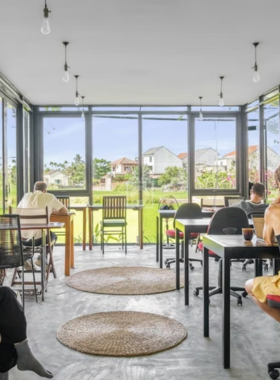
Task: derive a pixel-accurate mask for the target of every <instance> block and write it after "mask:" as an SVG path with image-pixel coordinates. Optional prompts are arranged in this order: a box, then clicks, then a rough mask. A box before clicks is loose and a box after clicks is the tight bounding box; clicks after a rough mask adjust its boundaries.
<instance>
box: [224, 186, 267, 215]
mask: <svg viewBox="0 0 280 380" xmlns="http://www.w3.org/2000/svg"><path fill="white" fill-rule="evenodd" d="M264 194H265V187H264V185H263V184H262V183H258V182H256V183H255V184H254V185H253V186H252V189H251V190H250V200H247V201H241V202H239V203H236V204H234V205H232V206H230V207H239V208H242V210H244V211H245V212H246V214H247V215H248V214H251V213H253V212H255V213H258V212H259V213H264V212H265V210H266V208H267V207H268V205H267V204H265V203H262V200H263V198H264Z"/></svg>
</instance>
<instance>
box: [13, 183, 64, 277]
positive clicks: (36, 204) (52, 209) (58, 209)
mask: <svg viewBox="0 0 280 380" xmlns="http://www.w3.org/2000/svg"><path fill="white" fill-rule="evenodd" d="M46 207H48V214H49V215H51V214H53V215H68V214H69V213H68V210H67V208H66V207H65V206H64V205H63V204H62V203H61V202H59V200H58V199H56V197H55V196H54V195H53V194H49V193H48V192H47V184H46V182H43V181H38V182H36V183H35V184H34V191H33V193H26V194H24V196H23V198H22V200H21V201H20V202H19V204H18V208H46ZM21 237H22V240H23V242H22V243H23V245H25V246H32V238H34V245H35V246H36V247H37V246H40V245H41V244H42V231H41V230H28V231H24V230H22V231H21ZM50 239H51V241H54V240H55V241H56V240H57V236H56V234H55V233H54V232H52V231H50ZM47 243H48V238H47ZM35 264H36V265H38V266H40V265H41V256H40V255H39V256H38V258H37V260H36V262H35ZM24 267H25V269H27V270H30V269H32V265H31V262H29V260H27V261H26V262H25V264H24Z"/></svg>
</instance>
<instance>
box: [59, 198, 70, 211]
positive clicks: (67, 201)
mask: <svg viewBox="0 0 280 380" xmlns="http://www.w3.org/2000/svg"><path fill="white" fill-rule="evenodd" d="M56 198H57V200H59V202H61V203H62V204H63V206H64V207H66V208H69V207H70V197H69V195H61V196H59V197H56Z"/></svg>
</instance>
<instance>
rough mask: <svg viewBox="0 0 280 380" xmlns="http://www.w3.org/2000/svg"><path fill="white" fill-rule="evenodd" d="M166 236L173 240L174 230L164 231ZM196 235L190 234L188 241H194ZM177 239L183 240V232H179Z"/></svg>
mask: <svg viewBox="0 0 280 380" xmlns="http://www.w3.org/2000/svg"><path fill="white" fill-rule="evenodd" d="M166 235H167V236H169V237H171V238H175V230H167V231H166ZM198 235H199V234H198V233H196V232H191V233H190V239H196V238H197V237H198ZM179 239H184V233H183V232H181V231H180V232H179Z"/></svg>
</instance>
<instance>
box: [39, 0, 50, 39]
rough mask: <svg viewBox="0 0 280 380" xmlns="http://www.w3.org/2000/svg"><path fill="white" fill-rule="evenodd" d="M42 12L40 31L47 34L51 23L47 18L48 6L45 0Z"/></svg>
mask: <svg viewBox="0 0 280 380" xmlns="http://www.w3.org/2000/svg"><path fill="white" fill-rule="evenodd" d="M43 13H44V17H43V21H42V24H41V32H42V33H43V34H49V33H50V32H51V25H50V20H49V13H50V10H49V9H48V6H47V0H45V8H44V10H43Z"/></svg>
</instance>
